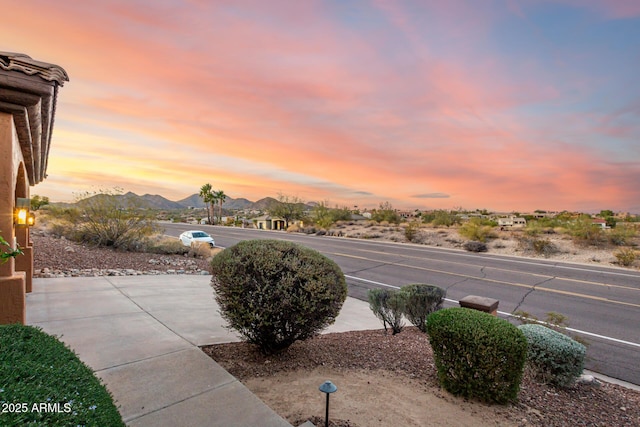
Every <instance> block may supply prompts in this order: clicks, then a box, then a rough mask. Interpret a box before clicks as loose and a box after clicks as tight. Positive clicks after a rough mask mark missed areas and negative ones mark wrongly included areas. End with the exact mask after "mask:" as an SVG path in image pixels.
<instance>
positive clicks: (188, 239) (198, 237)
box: [180, 230, 216, 248]
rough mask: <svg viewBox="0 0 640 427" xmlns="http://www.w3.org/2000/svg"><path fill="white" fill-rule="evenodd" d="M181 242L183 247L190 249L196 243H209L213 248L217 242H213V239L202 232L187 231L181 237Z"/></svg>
mask: <svg viewBox="0 0 640 427" xmlns="http://www.w3.org/2000/svg"><path fill="white" fill-rule="evenodd" d="M180 241H181V242H182V244H183V245H185V246H189V247H191V245H192V244H194V243H208V244H209V246H211V247H212V248H213V247H214V246H215V245H216V242H214V241H213V237H211V236H209V235H208V234H207V233H205V232H204V231H200V230H190V231H185V232H184V233H182V234H181V235H180Z"/></svg>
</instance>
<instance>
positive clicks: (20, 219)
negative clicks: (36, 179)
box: [14, 197, 35, 225]
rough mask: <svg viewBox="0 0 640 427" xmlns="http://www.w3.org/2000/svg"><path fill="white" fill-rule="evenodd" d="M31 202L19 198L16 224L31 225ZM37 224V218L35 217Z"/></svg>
mask: <svg viewBox="0 0 640 427" xmlns="http://www.w3.org/2000/svg"><path fill="white" fill-rule="evenodd" d="M30 204H31V201H30V200H29V199H26V198H22V197H19V198H18V199H17V200H16V211H15V219H14V222H15V224H16V225H29V205H30ZM34 223H35V217H34Z"/></svg>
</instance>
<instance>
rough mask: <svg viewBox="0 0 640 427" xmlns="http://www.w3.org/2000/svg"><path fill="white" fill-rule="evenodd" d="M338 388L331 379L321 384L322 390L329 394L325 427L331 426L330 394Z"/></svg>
mask: <svg viewBox="0 0 640 427" xmlns="http://www.w3.org/2000/svg"><path fill="white" fill-rule="evenodd" d="M337 390H338V387H336V386H335V385H334V384H333V383H332V382H331V381H325V382H324V383H323V384H322V385H321V386H320V391H321V392H323V393H325V394H326V395H327V407H326V412H325V415H324V427H329V395H330V394H331V393H334V392H336V391H337Z"/></svg>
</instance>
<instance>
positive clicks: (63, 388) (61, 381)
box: [0, 324, 125, 427]
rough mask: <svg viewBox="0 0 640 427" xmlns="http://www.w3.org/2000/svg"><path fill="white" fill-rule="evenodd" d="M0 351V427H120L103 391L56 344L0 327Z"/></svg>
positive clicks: (27, 329) (28, 330) (39, 334)
mask: <svg viewBox="0 0 640 427" xmlns="http://www.w3.org/2000/svg"><path fill="white" fill-rule="evenodd" d="M0 349H2V351H0V403H2V407H3V411H2V414H0V424H2V425H3V426H53V427H56V426H59V427H63V426H81V425H82V426H114V427H117V426H121V427H124V425H125V424H124V422H123V421H122V417H121V416H120V414H119V413H118V409H117V408H116V406H115V404H114V403H113V398H112V396H111V394H110V393H109V392H108V391H107V389H106V388H105V386H104V385H103V384H102V383H101V382H100V380H99V379H98V378H97V377H96V376H94V374H93V371H92V370H91V369H90V368H89V367H88V366H87V365H85V364H84V363H83V362H82V361H81V360H80V359H78V357H77V356H76V355H75V354H74V353H73V351H71V350H70V349H69V348H67V347H66V346H65V345H64V344H63V343H62V342H60V341H59V340H58V339H57V338H55V337H53V336H51V335H48V334H46V333H44V332H43V331H42V330H41V329H39V328H36V327H33V326H24V325H19V324H14V325H1V326H0ZM5 404H7V405H13V410H10V411H9V410H6V409H7V407H5ZM42 405H44V407H43V406H42Z"/></svg>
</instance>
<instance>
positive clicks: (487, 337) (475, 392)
mask: <svg viewBox="0 0 640 427" xmlns="http://www.w3.org/2000/svg"><path fill="white" fill-rule="evenodd" d="M427 333H428V334H429V339H430V341H431V346H432V348H433V354H434V359H435V363H436V368H437V370H438V378H439V380H440V384H441V385H442V386H443V387H444V388H445V389H446V390H448V391H449V392H451V393H453V394H455V395H461V396H465V397H474V398H478V399H480V400H484V401H487V402H497V403H506V402H509V401H513V400H515V399H516V398H517V396H518V391H519V390H520V381H521V380H522V373H523V368H524V363H525V360H526V356H527V341H526V339H525V337H524V335H523V334H522V332H521V331H520V330H519V329H518V328H517V327H515V326H514V325H512V324H510V323H509V322H507V321H506V320H502V319H500V318H498V317H495V316H492V315H490V314H488V313H483V312H481V311H477V310H471V309H467V308H460V307H454V308H447V309H444V310H439V311H436V312H434V313H433V314H431V315H430V316H429V318H428V322H427Z"/></svg>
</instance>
